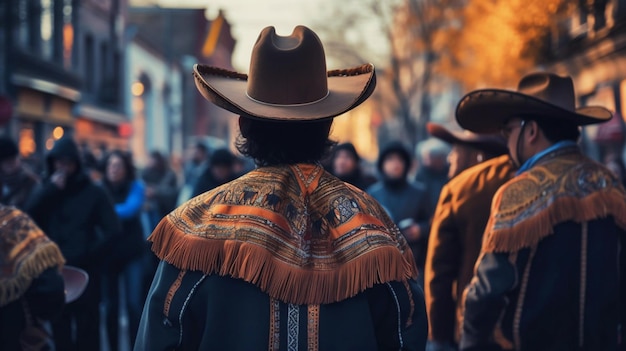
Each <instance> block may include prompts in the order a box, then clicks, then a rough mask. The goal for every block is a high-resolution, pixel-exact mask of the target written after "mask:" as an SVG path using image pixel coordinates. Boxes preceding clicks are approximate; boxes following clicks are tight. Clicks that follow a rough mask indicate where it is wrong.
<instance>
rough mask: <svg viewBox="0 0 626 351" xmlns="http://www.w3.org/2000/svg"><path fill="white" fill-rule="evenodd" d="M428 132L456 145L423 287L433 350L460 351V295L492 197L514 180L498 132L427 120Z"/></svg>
mask: <svg viewBox="0 0 626 351" xmlns="http://www.w3.org/2000/svg"><path fill="white" fill-rule="evenodd" d="M426 128H427V130H428V132H429V133H430V135H432V136H433V137H436V138H439V139H441V140H443V141H445V142H447V143H449V144H451V145H452V153H451V154H450V157H449V160H450V168H449V169H450V174H449V176H450V178H451V180H450V181H449V182H448V183H447V184H446V185H444V187H443V188H442V190H441V195H440V197H439V202H438V203H437V207H436V210H435V214H434V216H433V220H432V226H431V231H430V239H429V241H428V251H427V255H426V268H425V270H424V280H425V284H424V292H425V296H426V310H427V312H428V313H427V314H428V320H429V347H428V348H427V349H429V350H456V349H457V348H456V345H457V343H458V341H459V335H460V331H459V326H460V323H461V316H462V311H461V301H462V300H461V296H462V295H463V290H464V289H465V287H466V286H467V285H468V284H469V282H470V280H471V278H472V270H473V267H474V262H476V258H477V257H478V254H479V253H480V244H481V242H482V237H483V232H484V231H485V225H486V224H487V219H488V218H489V207H490V204H491V199H492V197H493V195H494V194H495V192H496V190H498V188H499V187H500V186H501V185H502V184H504V183H505V182H506V181H508V180H509V179H511V177H512V176H513V166H512V164H511V161H510V159H509V156H508V155H507V152H508V150H507V147H506V140H504V138H502V137H501V136H499V135H493V134H492V135H481V134H475V133H472V132H470V131H467V130H465V131H462V132H456V131H449V130H448V129H446V128H445V127H443V126H441V125H439V124H435V123H428V124H427V125H426Z"/></svg>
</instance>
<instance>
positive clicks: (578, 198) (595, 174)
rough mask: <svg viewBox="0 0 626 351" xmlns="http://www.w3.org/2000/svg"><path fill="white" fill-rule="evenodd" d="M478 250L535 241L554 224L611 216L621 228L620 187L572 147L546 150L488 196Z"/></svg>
mask: <svg viewBox="0 0 626 351" xmlns="http://www.w3.org/2000/svg"><path fill="white" fill-rule="evenodd" d="M491 213H492V216H491V217H490V219H489V222H488V223H487V227H486V229H485V235H484V239H483V248H482V250H483V252H515V251H518V250H520V249H522V248H528V247H532V246H535V245H536V244H537V243H538V242H539V241H541V240H542V239H543V238H544V237H546V236H548V235H550V234H552V233H553V228H554V226H555V225H557V224H558V223H562V222H566V221H574V222H578V223H580V222H584V221H590V220H594V219H599V218H606V217H609V216H612V217H613V218H614V219H615V222H616V224H617V225H618V226H619V227H621V228H624V229H626V192H625V191H624V188H623V187H622V185H621V184H620V181H619V180H618V179H617V177H615V176H614V175H613V174H612V173H611V172H610V171H609V170H608V169H606V168H605V167H603V166H601V165H600V164H598V163H596V162H595V161H593V160H591V159H589V158H587V157H585V156H584V155H582V154H581V152H580V151H579V149H578V148H577V147H573V148H567V149H563V150H561V151H558V152H555V153H554V154H550V155H547V156H546V157H544V158H543V159H542V160H540V161H539V163H538V164H537V165H536V166H534V167H533V168H531V169H530V170H528V171H527V172H524V173H522V174H520V175H519V176H517V177H515V178H514V179H512V180H511V181H509V182H508V183H506V184H505V185H503V186H502V187H501V188H500V189H499V190H498V192H497V193H496V195H495V196H494V199H493V202H492V209H491Z"/></svg>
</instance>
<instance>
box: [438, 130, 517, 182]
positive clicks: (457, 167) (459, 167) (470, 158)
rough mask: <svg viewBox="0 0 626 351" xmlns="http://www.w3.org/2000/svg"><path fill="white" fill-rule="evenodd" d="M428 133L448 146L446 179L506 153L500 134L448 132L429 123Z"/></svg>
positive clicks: (504, 143) (504, 141)
mask: <svg viewBox="0 0 626 351" xmlns="http://www.w3.org/2000/svg"><path fill="white" fill-rule="evenodd" d="M426 129H427V130H428V133H429V134H430V135H431V136H432V137H434V138H437V139H439V140H441V141H443V142H445V143H447V144H449V145H450V147H451V150H450V153H449V154H448V179H452V178H454V177H456V176H457V175H458V174H459V173H461V172H463V171H464V170H466V169H467V168H470V167H472V166H474V165H476V164H479V163H481V162H483V161H487V160H489V159H492V158H494V157H497V156H501V155H505V154H507V153H508V149H507V147H506V140H504V138H503V137H502V136H501V135H500V134H492V135H485V134H476V133H472V132H470V131H469V130H464V131H460V132H458V131H450V130H448V129H447V128H445V127H444V126H442V125H440V124H437V123H432V122H429V123H427V124H426Z"/></svg>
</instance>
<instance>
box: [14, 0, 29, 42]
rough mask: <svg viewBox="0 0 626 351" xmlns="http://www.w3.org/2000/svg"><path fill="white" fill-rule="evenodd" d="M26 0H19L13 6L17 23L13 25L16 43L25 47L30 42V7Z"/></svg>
mask: <svg viewBox="0 0 626 351" xmlns="http://www.w3.org/2000/svg"><path fill="white" fill-rule="evenodd" d="M28 5H29V2H28V0H19V1H18V2H17V6H16V7H15V8H14V11H16V12H17V13H16V16H15V18H16V20H17V25H16V26H15V39H16V41H17V44H18V45H20V46H22V47H24V48H27V47H28V46H29V43H30V32H31V31H30V29H31V21H30V8H29V6H28Z"/></svg>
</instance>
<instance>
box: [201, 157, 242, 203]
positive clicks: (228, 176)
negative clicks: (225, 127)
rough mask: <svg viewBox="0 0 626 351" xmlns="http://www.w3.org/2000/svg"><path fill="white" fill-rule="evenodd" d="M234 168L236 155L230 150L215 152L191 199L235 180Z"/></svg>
mask: <svg viewBox="0 0 626 351" xmlns="http://www.w3.org/2000/svg"><path fill="white" fill-rule="evenodd" d="M234 166H235V155H233V153H232V152H230V150H228V149H226V148H223V149H217V150H215V151H213V153H212V154H211V157H210V158H209V165H208V167H207V168H206V169H205V170H204V172H202V174H201V175H200V177H199V178H198V180H197V181H196V185H195V186H194V188H193V191H192V193H191V197H195V196H198V195H200V194H202V193H204V192H206V191H209V190H211V189H214V188H217V187H218V186H220V185H222V184H225V183H228V182H230V181H231V180H233V179H235V176H236V174H235V169H234Z"/></svg>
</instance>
